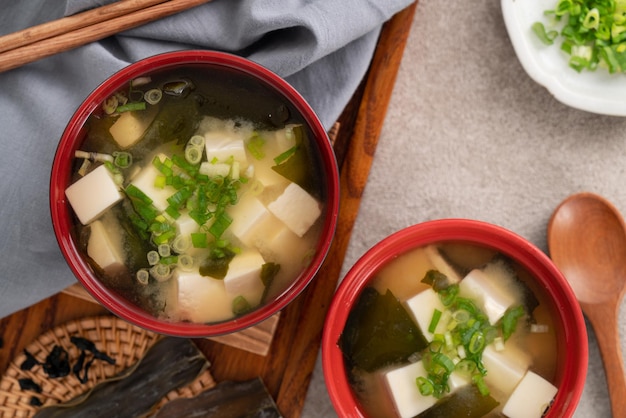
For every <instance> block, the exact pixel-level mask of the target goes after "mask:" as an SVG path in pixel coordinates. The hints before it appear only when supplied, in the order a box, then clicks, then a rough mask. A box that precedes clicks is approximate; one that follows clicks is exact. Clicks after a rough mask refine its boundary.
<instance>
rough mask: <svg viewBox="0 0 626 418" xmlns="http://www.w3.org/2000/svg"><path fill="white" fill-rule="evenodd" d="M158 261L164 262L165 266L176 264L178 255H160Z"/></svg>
mask: <svg viewBox="0 0 626 418" xmlns="http://www.w3.org/2000/svg"><path fill="white" fill-rule="evenodd" d="M159 263H161V264H165V265H167V266H171V265H174V264H178V256H176V255H168V256H167V257H161V260H160V261H159Z"/></svg>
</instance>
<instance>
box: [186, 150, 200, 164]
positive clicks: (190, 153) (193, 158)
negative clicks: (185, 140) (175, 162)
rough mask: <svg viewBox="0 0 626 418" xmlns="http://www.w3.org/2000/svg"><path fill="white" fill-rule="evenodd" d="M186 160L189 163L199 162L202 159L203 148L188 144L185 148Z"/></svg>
mask: <svg viewBox="0 0 626 418" xmlns="http://www.w3.org/2000/svg"><path fill="white" fill-rule="evenodd" d="M185 160H187V162H188V163H189V164H199V163H200V161H201V160H202V148H201V147H196V146H187V147H186V148H185Z"/></svg>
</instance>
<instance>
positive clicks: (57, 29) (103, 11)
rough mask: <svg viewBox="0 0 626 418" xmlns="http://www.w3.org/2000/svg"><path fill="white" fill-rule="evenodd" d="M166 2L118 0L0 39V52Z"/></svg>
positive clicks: (156, 0) (159, 0)
mask: <svg viewBox="0 0 626 418" xmlns="http://www.w3.org/2000/svg"><path fill="white" fill-rule="evenodd" d="M165 1H167V0H120V1H117V2H115V3H112V4H108V5H106V6H102V7H98V8H96V9H92V10H88V11H85V12H82V13H77V14H75V15H72V16H67V17H64V18H61V19H57V20H54V21H52V22H47V23H43V24H41V25H37V26H33V27H31V28H27V29H24V30H20V31H18V32H14V33H11V34H8V35H5V36H2V37H0V52H5V51H9V50H11V49H16V48H19V47H21V46H24V45H28V44H31V43H34V42H37V41H41V40H43V39H47V38H51V37H53V36H56V35H61V34H62V33H66V32H71V31H73V30H76V29H80V28H84V27H85V26H89V25H93V24H95V23H100V22H103V21H105V20H109V19H113V18H115V17H118V16H122V15H125V14H127V13H132V12H134V11H136V10H140V9H143V8H144V7H149V6H154V5H155V4H159V3H163V2H165Z"/></svg>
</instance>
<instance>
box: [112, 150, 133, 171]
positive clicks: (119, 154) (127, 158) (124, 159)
mask: <svg viewBox="0 0 626 418" xmlns="http://www.w3.org/2000/svg"><path fill="white" fill-rule="evenodd" d="M113 158H114V160H113V164H115V165H116V166H118V167H119V168H127V167H129V166H130V165H131V164H132V163H133V156H132V155H131V154H130V153H129V152H125V151H115V152H114V153H113Z"/></svg>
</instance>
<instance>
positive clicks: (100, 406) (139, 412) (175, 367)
mask: <svg viewBox="0 0 626 418" xmlns="http://www.w3.org/2000/svg"><path fill="white" fill-rule="evenodd" d="M208 366H209V363H208V361H207V359H206V358H205V357H204V355H203V354H202V352H200V351H199V350H198V348H197V347H196V346H195V345H194V343H193V342H192V341H191V340H189V339H187V338H174V337H164V338H162V339H160V340H158V341H157V342H156V343H155V344H154V345H153V346H152V347H150V349H149V350H148V351H147V352H146V354H145V355H144V356H143V357H142V358H141V359H140V360H139V361H138V362H137V363H135V364H134V365H133V366H131V367H129V368H127V369H125V370H124V371H122V372H121V373H120V374H118V375H117V376H115V377H113V378H110V379H107V380H105V381H103V382H100V383H98V384H97V385H96V386H95V387H94V388H93V389H92V390H91V391H89V392H87V393H85V394H83V395H79V396H77V397H76V398H74V399H72V400H70V401H68V402H65V403H63V404H58V405H53V406H48V407H44V408H41V409H40V410H39V411H38V412H37V413H36V414H35V417H37V418H42V417H46V418H60V417H72V418H80V417H85V418H98V417H103V418H104V417H107V418H108V417H117V416H119V417H140V416H145V414H147V413H148V412H149V411H151V410H152V409H153V408H154V405H155V404H156V403H157V402H158V401H159V400H161V399H162V398H163V396H165V395H166V394H167V393H168V392H170V391H171V390H172V389H175V388H179V387H183V386H185V385H187V384H189V383H190V382H192V381H193V380H194V379H195V378H196V377H197V376H198V375H199V374H200V373H202V372H203V371H204V370H205V369H206V368H207V367H208Z"/></svg>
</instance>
